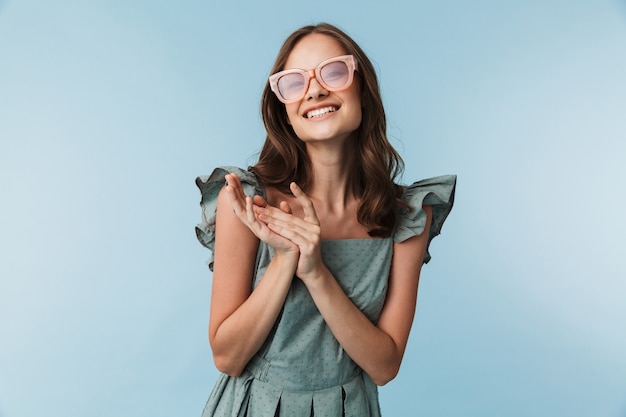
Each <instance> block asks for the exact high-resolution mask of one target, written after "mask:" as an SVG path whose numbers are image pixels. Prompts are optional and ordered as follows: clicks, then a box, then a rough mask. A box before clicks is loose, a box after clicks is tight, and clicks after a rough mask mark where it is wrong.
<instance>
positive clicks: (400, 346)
mask: <svg viewBox="0 0 626 417" xmlns="http://www.w3.org/2000/svg"><path fill="white" fill-rule="evenodd" d="M292 191H293V192H294V195H295V196H296V197H297V198H298V199H299V200H300V201H301V203H302V205H303V208H304V213H305V217H304V219H298V218H295V217H294V216H290V215H289V214H285V213H282V212H279V211H277V210H276V209H273V208H269V209H264V210H263V209H258V212H259V213H260V214H261V216H260V219H261V220H262V221H264V222H266V223H267V224H268V226H269V228H270V229H272V230H274V231H275V232H276V233H279V234H280V235H282V236H284V237H286V238H288V239H290V240H291V241H293V242H294V243H295V244H297V245H298V247H299V248H300V253H301V255H300V258H299V260H298V267H297V271H296V274H297V275H298V277H299V278H300V279H302V281H303V282H304V283H305V285H306V286H307V288H308V290H309V292H310V294H311V296H312V297H313V300H314V302H315V304H316V306H317V307H318V309H319V311H320V313H321V314H322V316H323V317H324V320H325V321H326V323H327V324H328V326H329V328H330V329H331V331H332V332H333V334H334V336H335V337H336V338H337V340H338V342H339V343H340V344H341V346H342V347H343V349H344V350H345V351H346V352H347V353H348V355H350V357H351V358H352V359H353V360H354V361H355V362H356V363H357V364H358V365H359V366H360V367H361V368H362V369H363V370H364V371H365V372H367V373H368V375H370V377H371V378H372V380H373V381H374V382H375V383H376V384H378V385H384V384H385V383H387V382H389V381H390V380H392V379H393V378H394V377H395V376H396V374H397V373H398V370H399V368H400V363H401V362H402V357H403V355H404V350H405V348H406V344H407V341H408V337H409V332H410V329H411V325H412V323H413V316H414V313H415V305H416V302H417V288H418V283H419V275H420V271H421V268H422V259H423V257H424V253H425V251H426V246H427V239H428V230H429V229H430V223H431V221H432V208H431V207H429V206H427V207H424V210H425V211H426V214H427V222H426V226H425V229H424V233H422V234H421V235H419V236H415V237H412V238H410V239H408V240H406V241H405V242H402V243H396V244H394V255H393V260H392V267H391V271H390V276H389V290H388V293H387V297H386V300H385V306H384V308H383V311H382V313H381V317H380V319H379V321H378V324H377V325H375V324H373V323H372V322H371V321H370V320H369V319H368V318H367V317H366V316H365V315H364V314H363V313H362V312H361V311H360V310H359V309H358V307H356V306H355V305H354V303H352V301H351V300H350V298H349V297H348V296H347V295H346V294H345V293H344V291H343V289H342V288H341V287H340V286H339V284H338V283H337V280H336V279H335V277H333V276H332V274H331V273H330V271H329V270H328V269H327V268H326V266H325V265H324V264H323V262H322V261H321V255H320V251H319V243H320V238H319V233H320V229H319V221H318V219H317V216H316V215H315V210H314V208H313V205H312V203H311V201H310V200H309V199H308V197H306V195H305V194H304V193H303V192H302V191H301V190H300V189H299V188H298V187H297V186H295V185H292Z"/></svg>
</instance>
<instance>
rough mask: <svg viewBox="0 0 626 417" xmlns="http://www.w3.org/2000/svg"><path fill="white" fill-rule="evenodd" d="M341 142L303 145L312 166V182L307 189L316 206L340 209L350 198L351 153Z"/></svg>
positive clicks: (351, 194)
mask: <svg viewBox="0 0 626 417" xmlns="http://www.w3.org/2000/svg"><path fill="white" fill-rule="evenodd" d="M348 142H349V141H346V142H344V143H342V144H307V151H308V155H309V158H310V160H311V164H312V167H313V181H312V183H311V186H310V188H309V190H308V192H307V194H309V196H310V197H311V199H312V200H313V201H314V202H315V203H316V206H318V205H321V206H325V208H326V209H328V210H330V211H343V210H345V208H346V207H347V206H348V205H349V204H350V203H351V202H352V201H353V200H354V198H355V197H354V193H353V191H352V189H351V187H350V184H349V180H350V174H351V171H352V169H353V168H352V167H353V166H354V152H350V151H348V148H352V147H351V146H350V145H349V143H348Z"/></svg>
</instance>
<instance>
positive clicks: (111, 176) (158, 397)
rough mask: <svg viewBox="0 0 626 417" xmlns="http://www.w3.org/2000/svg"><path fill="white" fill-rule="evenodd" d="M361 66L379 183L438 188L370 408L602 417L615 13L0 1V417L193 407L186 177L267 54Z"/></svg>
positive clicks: (612, 221)
mask: <svg viewBox="0 0 626 417" xmlns="http://www.w3.org/2000/svg"><path fill="white" fill-rule="evenodd" d="M319 21H328V22H330V23H333V24H336V25H338V26H339V27H341V28H343V29H345V30H346V31H347V32H348V33H349V34H350V35H352V36H353V37H354V39H355V40H356V41H357V42H358V43H359V44H360V45H361V46H362V47H363V48H364V49H365V51H366V53H368V54H369V56H370V57H371V59H372V60H373V62H374V64H375V67H376V69H377V71H378V74H379V77H380V82H381V89H382V95H383V99H384V103H385V105H386V111H387V115H388V122H389V135H390V138H391V141H392V143H393V144H394V146H396V147H397V148H398V150H399V151H400V153H401V154H402V156H403V158H404V160H405V162H406V170H405V174H404V176H403V178H402V179H401V180H402V182H403V183H410V182H412V181H414V180H416V179H420V178H424V177H430V176H435V175H440V174H448V173H456V174H458V176H459V180H458V190H457V198H456V204H455V208H454V210H453V211H452V214H451V216H450V217H449V219H448V222H447V223H446V224H445V226H444V229H443V233H442V235H441V236H440V237H438V238H437V239H435V241H434V242H433V244H432V246H431V253H432V255H433V259H432V261H431V263H430V264H428V265H427V266H425V267H424V269H423V274H422V280H421V285H420V296H419V301H418V308H417V313H416V318H415V323H414V326H413V330H412V333H411V338H410V341H409V345H408V348H407V353H406V356H405V360H404V363H403V367H402V369H401V371H400V374H399V376H398V377H397V378H396V379H395V380H394V381H392V382H391V383H389V384H388V385H387V386H384V387H382V388H381V389H380V392H381V402H382V407H383V412H384V414H385V415H387V416H429V417H435V416H440V417H448V416H477V417H484V416H506V417H516V416H520V417H528V416H532V417H538V416H545V417H555V416H567V417H578V416H580V417H588V416H594V417H596V416H598V417H599V416H609V417H624V416H626V355H625V354H624V352H626V324H625V323H626V320H625V319H626V302H624V296H625V294H626V282H625V281H624V278H625V277H626V266H625V256H624V250H625V249H626V247H625V244H624V236H625V235H626V222H625V220H624V207H625V205H626V197H624V191H625V185H624V182H625V180H626V168H625V165H626V163H625V161H626V145H625V139H626V4H625V3H624V1H617V0H614V1H610V0H586V1H583V0H567V1H565V0H552V1H545V0H529V1H525V2H505V1H498V0H478V1H472V2H468V1H462V0H448V1H434V0H433V1H421V0H418V1H409V0H406V1H385V2H383V1H378V2H371V1H363V0H358V1H357V0H353V1H344V2H338V1H335V0H321V1H319V2H315V3H310V2H292V3H289V2H284V1H276V0H270V1H265V2H251V1H236V0H235V1H230V2H225V1H221V2H215V1H205V2H200V1H191V0H183V1H178V2H171V1H148V0H137V1H124V0H84V1H79V0H67V1H61V2H50V1H41V0H39V1H37V0H21V1H17V0H15V1H10V0H9V1H6V0H5V1H0V416H2V417H22V416H23V417H31V416H33V417H34V416H43V415H45V416H49V417H68V416H92V417H100V416H102V417H105V416H106V417H109V416H116V417H166V416H167V417H169V416H172V417H174V416H175V417H179V416H199V415H200V413H201V410H202V408H203V406H204V403H205V401H206V399H207V397H208V394H209V391H210V389H211V388H212V386H213V384H214V382H215V379H216V377H217V372H216V371H215V369H214V366H213V364H212V360H211V354H210V349H209V345H208V341H207V320H208V311H209V299H210V286H211V273H210V271H209V270H208V268H207V266H206V264H205V263H204V262H205V260H206V258H208V252H207V251H206V250H205V249H204V248H202V247H201V246H200V245H199V243H197V241H196V239H195V235H194V226H195V224H196V223H198V222H199V220H200V209H199V205H198V202H199V193H198V191H197V189H196V188H195V185H194V179H195V177H196V176H197V175H202V174H208V173H210V172H211V170H212V169H213V168H214V167H215V166H218V165H237V166H242V167H246V166H248V165H250V164H252V163H253V162H254V161H255V158H256V154H257V152H258V151H259V149H260V146H261V143H262V141H263V139H264V132H263V126H262V123H261V120H260V116H259V101H260V95H261V91H262V89H263V86H264V84H265V82H266V79H267V78H266V77H267V76H268V75H269V74H268V73H269V71H270V68H271V65H272V62H273V59H274V57H275V55H276V53H277V51H278V48H279V47H280V44H281V43H282V41H283V40H284V38H285V37H286V36H287V35H288V34H289V33H291V32H292V31H293V30H295V29H296V28H298V27H300V26H302V25H305V24H310V23H317V22H319Z"/></svg>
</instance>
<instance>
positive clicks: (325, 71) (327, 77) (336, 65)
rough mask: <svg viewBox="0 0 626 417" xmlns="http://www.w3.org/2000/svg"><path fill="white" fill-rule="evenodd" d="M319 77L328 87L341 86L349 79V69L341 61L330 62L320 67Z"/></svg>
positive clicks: (345, 84)
mask: <svg viewBox="0 0 626 417" xmlns="http://www.w3.org/2000/svg"><path fill="white" fill-rule="evenodd" d="M320 77H321V78H322V80H324V83H326V85H327V86H329V87H330V88H343V87H346V86H347V85H348V82H349V81H350V70H349V69H348V65H346V63H345V62H343V61H335V62H330V63H328V64H326V65H324V66H323V67H322V69H321V70H320Z"/></svg>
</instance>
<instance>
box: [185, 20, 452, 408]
mask: <svg viewBox="0 0 626 417" xmlns="http://www.w3.org/2000/svg"><path fill="white" fill-rule="evenodd" d="M262 115H263V121H264V123H265V127H266V130H267V138H266V141H265V144H264V145H263V149H262V151H261V154H260V157H259V161H258V163H257V164H256V165H255V166H253V167H250V168H248V170H242V169H239V168H233V167H222V168H217V169H216V170H215V171H214V172H213V173H212V174H211V175H210V176H208V177H199V178H198V179H197V181H196V182H197V185H198V187H199V188H200V190H201V192H202V201H201V207H202V210H203V221H202V223H201V224H200V225H198V227H197V229H196V231H197V235H198V239H199V240H200V242H201V243H202V244H204V245H205V246H206V247H208V248H209V249H211V251H212V252H213V258H212V259H211V261H210V263H209V266H210V268H211V269H212V270H213V288H212V295H211V314H210V323H209V340H210V343H211V348H212V351H213V358H214V361H215V365H216V367H217V368H218V369H219V370H220V371H221V372H222V375H221V376H220V379H219V381H218V382H217V384H216V386H215V388H214V389H213V392H212V393H211V396H210V398H209V400H208V402H207V405H206V408H205V410H204V413H203V417H209V416H233V417H235V416H249V417H264V416H267V417H274V416H288V417H299V416H307V417H308V416H328V417H342V416H356V417H366V416H379V415H380V409H379V404H378V393H377V387H376V385H383V384H385V383H387V382H388V381H390V380H391V379H393V378H394V377H395V375H396V374H397V372H398V370H399V368H400V363H401V361H402V356H403V354H404V350H405V347H406V344H407V339H408V336H409V331H410V329H411V324H412V322H413V315H414V312H415V304H416V300H417V288H418V282H419V276H420V270H421V267H422V263H424V262H428V260H429V259H430V255H429V253H428V245H429V243H430V241H431V239H432V238H433V237H434V236H436V235H437V234H439V232H440V230H441V226H442V224H443V222H444V220H445V218H446V216H447V215H448V213H449V211H450V209H451V208H452V203H453V198H454V187H455V181H456V178H455V177H454V176H444V177H438V178H433V179H429V180H424V181H419V182H416V183H414V184H412V185H409V186H406V187H403V186H399V185H397V184H395V183H394V179H395V177H396V176H397V174H398V173H399V171H400V170H401V168H402V160H401V159H400V157H399V155H398V154H397V152H396V151H395V150H394V149H393V148H392V146H391V145H390V144H389V142H388V140H387V137H386V133H385V131H386V122H385V113H384V110H383V105H382V102H381V98H380V93H379V89H378V82H377V79H376V74H375V71H374V69H373V67H372V64H371V63H370V61H369V59H368V58H367V57H366V56H365V54H364V53H363V51H362V50H361V48H360V47H359V46H358V45H357V44H356V43H355V42H354V41H353V40H352V39H351V38H350V37H348V36H347V35H346V34H345V33H343V32H342V31H341V30H339V29H338V28H336V27H334V26H331V25H328V24H319V25H316V26H306V27H303V28H301V29H299V30H297V31H296V32H294V33H293V34H292V35H291V36H289V38H288V39H287V40H286V41H285V43H284V45H283V47H282V49H281V50H280V52H279V54H278V57H277V59H276V63H275V64H274V68H273V69H272V75H271V76H270V78H269V82H268V84H267V86H266V88H265V91H264V92H263V99H262Z"/></svg>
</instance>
